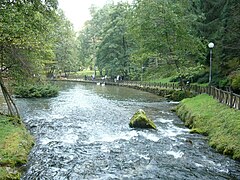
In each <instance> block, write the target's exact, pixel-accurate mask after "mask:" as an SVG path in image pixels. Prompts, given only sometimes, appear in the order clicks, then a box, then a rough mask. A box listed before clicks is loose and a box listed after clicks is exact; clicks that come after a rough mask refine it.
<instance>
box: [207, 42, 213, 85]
mask: <svg viewBox="0 0 240 180" xmlns="http://www.w3.org/2000/svg"><path fill="white" fill-rule="evenodd" d="M208 47H209V50H210V66H209V85H211V81H212V50H213V47H214V44H213V43H212V42H210V43H209V44H208Z"/></svg>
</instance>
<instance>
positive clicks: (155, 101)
mask: <svg viewBox="0 0 240 180" xmlns="http://www.w3.org/2000/svg"><path fill="white" fill-rule="evenodd" d="M61 85H62V91H61V92H60V95H59V96H58V97H56V98H49V99H40V100H37V99H32V100H31V99H18V102H17V103H18V105H19V107H20V112H21V115H22V117H23V119H24V121H25V123H26V125H27V127H28V128H29V129H30V131H31V132H32V134H33V135H34V136H35V137H36V145H35V146H34V148H33V150H32V152H31V154H30V156H29V163H28V166H27V172H26V174H25V175H24V176H23V177H22V179H58V180H59V179H73V180H75V179H76V180H77V179H234V178H235V179H238V178H239V174H240V171H239V169H240V168H239V167H240V166H239V163H238V162H236V161H233V160H231V159H229V158H228V157H226V156H223V155H220V154H218V153H216V152H215V151H214V150H213V149H211V148H209V147H208V145H207V141H206V137H203V136H200V135H195V134H189V133H188V132H189V130H188V129H187V128H185V127H184V125H183V123H182V122H181V121H180V120H179V119H178V118H177V117H176V115H175V114H173V113H172V112H171V111H170V108H171V107H172V106H174V103H171V102H166V101H163V100H162V99H161V98H160V97H158V96H155V95H153V94H149V93H146V92H141V91H137V90H134V89H129V88H123V87H114V86H104V87H102V86H97V85H92V84H78V83H62V84H61ZM140 108H141V109H143V110H144V111H145V112H146V113H147V115H148V116H149V117H150V118H151V119H153V121H154V122H155V124H156V125H157V127H158V131H155V130H140V129H131V128H129V127H128V123H129V120H130V118H131V116H132V115H133V114H134V113H135V111H137V110H138V109H140Z"/></svg>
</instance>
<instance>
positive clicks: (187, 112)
mask: <svg viewBox="0 0 240 180" xmlns="http://www.w3.org/2000/svg"><path fill="white" fill-rule="evenodd" d="M177 113H178V115H179V116H180V117H181V118H182V119H183V120H184V121H185V124H186V125H188V126H189V127H191V128H193V129H197V131H198V132H200V133H202V134H207V135H208V137H209V144H210V145H211V146H212V147H214V148H216V149H217V150H218V151H219V152H221V153H224V154H227V155H231V156H232V157H233V158H234V159H238V160H240V141H239V139H240V121H239V119H240V111H239V110H234V109H231V108H229V107H228V106H226V105H223V104H219V102H217V101H216V100H214V99H213V98H212V97H211V96H208V95H206V94H202V95H199V96H196V97H194V98H189V99H184V100H183V101H182V102H181V104H180V105H179V107H178V110H177Z"/></svg>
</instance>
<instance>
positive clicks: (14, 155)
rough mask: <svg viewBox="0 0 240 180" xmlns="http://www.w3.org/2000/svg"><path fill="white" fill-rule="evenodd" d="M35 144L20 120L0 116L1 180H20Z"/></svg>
mask: <svg viewBox="0 0 240 180" xmlns="http://www.w3.org/2000/svg"><path fill="white" fill-rule="evenodd" d="M33 142H34V141H33V138H32V136H30V134H29V133H28V132H27V130H26V129H25V127H24V125H23V124H22V123H21V120H20V119H18V118H15V117H8V116H3V115H0V179H20V175H21V171H22V170H21V166H22V165H24V164H25V163H26V162H27V157H28V153H29V152H30V149H31V148H32V146H33Z"/></svg>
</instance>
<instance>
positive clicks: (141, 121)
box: [129, 109, 157, 129]
mask: <svg viewBox="0 0 240 180" xmlns="http://www.w3.org/2000/svg"><path fill="white" fill-rule="evenodd" d="M129 126H130V127H131V128H147V129H157V127H156V125H155V124H154V122H153V121H152V120H151V119H149V118H148V117H147V116H146V113H145V112H144V111H143V110H142V109H139V110H138V111H137V112H136V113H135V114H134V115H133V117H132V118H131V120H130V123H129Z"/></svg>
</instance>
